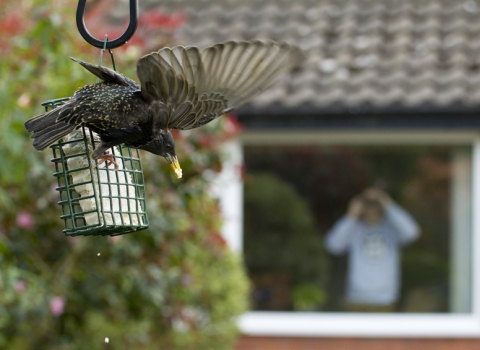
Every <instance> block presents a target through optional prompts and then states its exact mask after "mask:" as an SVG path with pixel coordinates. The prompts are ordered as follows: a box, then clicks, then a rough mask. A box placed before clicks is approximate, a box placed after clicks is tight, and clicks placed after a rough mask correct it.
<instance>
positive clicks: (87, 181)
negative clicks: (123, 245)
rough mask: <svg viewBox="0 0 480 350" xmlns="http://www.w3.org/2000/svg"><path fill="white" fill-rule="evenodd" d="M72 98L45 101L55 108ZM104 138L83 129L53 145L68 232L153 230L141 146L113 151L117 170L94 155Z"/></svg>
mask: <svg viewBox="0 0 480 350" xmlns="http://www.w3.org/2000/svg"><path fill="white" fill-rule="evenodd" d="M66 100H68V98H64V99H58V100H51V101H46V102H44V103H43V104H42V105H43V106H45V109H46V110H48V109H49V108H55V107H57V106H59V105H61V104H63V103H65V101H66ZM97 142H99V139H98V137H97V135H96V134H95V133H93V132H92V131H90V130H89V129H88V128H84V127H82V128H79V129H78V130H75V131H73V132H72V133H70V134H69V135H67V136H65V137H64V138H62V139H61V140H59V141H58V142H57V143H56V144H54V145H52V146H51V148H52V150H53V159H52V162H53V163H54V165H55V173H54V176H55V177H56V178H57V181H58V187H57V190H58V191H59V194H60V201H59V202H58V204H59V205H60V206H61V208H62V215H61V216H60V218H61V219H62V220H63V221H64V223H65V229H64V230H63V232H64V233H65V235H67V236H78V235H84V236H87V235H103V236H106V235H110V236H115V235H122V234H126V233H130V232H134V231H139V230H143V229H146V228H148V217H147V213H146V205H145V185H144V179H143V170H142V162H141V160H140V156H139V152H138V150H137V149H132V148H128V147H126V146H124V145H121V146H116V147H113V148H111V149H110V153H111V154H112V155H113V157H114V158H115V162H116V163H117V164H118V169H115V168H114V167H113V165H111V166H107V164H106V163H104V164H99V165H97V162H96V160H94V159H93V158H92V153H93V150H94V148H95V144H96V143H97Z"/></svg>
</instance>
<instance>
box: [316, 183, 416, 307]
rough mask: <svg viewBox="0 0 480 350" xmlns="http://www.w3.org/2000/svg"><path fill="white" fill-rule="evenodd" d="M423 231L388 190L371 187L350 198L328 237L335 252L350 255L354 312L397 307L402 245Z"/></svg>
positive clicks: (348, 291)
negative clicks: (388, 193) (346, 209)
mask: <svg viewBox="0 0 480 350" xmlns="http://www.w3.org/2000/svg"><path fill="white" fill-rule="evenodd" d="M418 236H419V227H418V225H417V223H416V222H415V220H414V219H413V218H412V217H411V216H410V214H408V213H407V212H406V211H405V210H404V209H402V208H401V207H400V206H399V205H397V204H396V203H394V202H393V201H392V199H391V198H390V197H389V196H388V195H387V194H386V193H385V192H383V191H382V190H380V189H378V188H369V189H366V190H365V191H363V193H362V194H361V195H359V196H356V197H354V198H353V199H352V200H351V201H350V204H349V207H348V212H347V214H346V215H345V216H344V217H343V218H341V219H340V220H338V221H337V222H336V223H335V225H334V226H333V228H332V229H331V230H330V231H329V232H328V233H327V236H326V238H325V246H326V248H327V250H328V251H329V252H330V253H331V254H334V255H341V254H344V253H346V252H348V254H349V262H348V272H347V286H346V301H347V310H348V311H351V312H361V311H370V312H392V311H395V307H396V302H397V300H398V297H399V290H400V248H401V247H402V246H404V245H406V244H408V243H410V242H412V241H414V240H415V239H416V238H417V237H418Z"/></svg>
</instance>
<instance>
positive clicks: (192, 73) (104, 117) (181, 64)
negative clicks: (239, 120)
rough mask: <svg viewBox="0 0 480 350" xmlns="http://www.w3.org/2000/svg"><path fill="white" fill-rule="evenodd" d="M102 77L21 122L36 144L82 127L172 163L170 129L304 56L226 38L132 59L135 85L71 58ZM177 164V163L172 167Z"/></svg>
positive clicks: (222, 109)
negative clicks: (197, 46)
mask: <svg viewBox="0 0 480 350" xmlns="http://www.w3.org/2000/svg"><path fill="white" fill-rule="evenodd" d="M72 60H74V61H76V62H78V63H79V64H81V65H82V66H83V67H84V68H86V69H87V70H89V71H90V72H91V73H93V74H94V75H96V76H97V77H99V78H100V79H101V80H102V82H100V83H97V84H93V85H87V86H84V87H82V88H80V89H79V90H77V91H76V92H75V94H74V95H73V96H72V98H71V99H70V100H69V101H68V102H67V103H65V104H64V105H62V106H59V107H57V108H55V109H53V110H52V111H49V112H47V113H44V114H41V115H39V116H36V117H34V118H32V119H30V120H29V121H27V122H26V123H25V127H26V129H27V130H28V131H33V135H32V137H33V138H34V139H35V140H34V142H33V145H34V147H35V148H36V149H37V150H44V149H45V148H47V147H48V146H49V145H51V144H52V143H53V142H55V141H57V140H58V139H60V138H61V137H63V136H65V135H66V134H68V133H69V132H71V131H72V130H73V129H75V128H77V127H80V126H86V127H88V128H90V129H91V130H93V131H95V132H96V133H97V134H98V135H99V137H100V139H101V141H102V142H101V144H100V145H99V146H97V148H96V149H95V151H94V154H93V155H94V157H96V158H98V157H100V156H101V155H102V154H103V153H104V152H105V151H106V150H107V149H108V148H110V147H113V146H115V145H118V144H121V143H125V144H126V145H127V146H131V147H138V148H142V149H145V150H147V151H150V152H152V153H155V154H158V155H161V156H163V157H165V158H166V159H167V160H168V161H169V162H170V163H172V164H173V163H175V162H176V166H178V161H177V160H176V156H175V147H174V142H173V138H172V135H171V133H170V129H192V128H196V127H199V126H201V125H204V124H206V123H208V122H210V121H211V120H213V119H215V118H217V117H218V116H221V115H223V114H224V113H226V112H228V111H230V110H232V109H234V108H237V107H239V106H241V105H243V104H245V103H246V102H248V101H249V100H250V99H252V98H253V97H255V96H256V95H258V94H259V93H261V92H262V91H264V90H265V89H267V88H269V87H270V86H271V85H273V84H274V83H275V82H276V81H278V80H279V79H280V78H281V77H282V76H283V75H285V74H287V73H288V72H289V71H290V70H291V69H292V68H293V67H295V66H296V65H298V64H299V63H301V62H302V61H303V54H302V53H301V52H300V50H299V49H298V48H297V47H295V46H291V45H288V44H285V43H280V44H279V43H276V42H273V41H258V40H255V41H229V42H226V43H222V44H216V45H213V46H211V47H207V48H205V49H203V50H200V49H198V48H196V47H182V46H177V47H174V48H164V49H161V50H160V51H158V52H153V53H151V54H149V55H146V56H144V57H142V58H141V59H140V60H139V61H138V63H137V75H138V77H139V79H140V85H139V84H137V83H136V82H134V81H133V80H131V79H129V78H127V77H125V76H124V75H122V74H120V73H117V72H115V71H113V70H111V69H108V68H105V67H100V66H95V65H92V64H90V63H86V62H83V61H80V60H78V59H75V58H72ZM178 168H179V167H178Z"/></svg>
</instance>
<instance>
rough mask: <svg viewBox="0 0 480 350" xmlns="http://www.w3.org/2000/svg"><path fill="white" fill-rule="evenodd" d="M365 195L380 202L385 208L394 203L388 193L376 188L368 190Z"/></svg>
mask: <svg viewBox="0 0 480 350" xmlns="http://www.w3.org/2000/svg"><path fill="white" fill-rule="evenodd" d="M363 195H364V196H365V197H366V198H368V199H372V200H376V201H378V202H379V203H380V204H381V205H382V206H383V207H384V208H386V207H387V206H388V205H389V204H390V203H391V202H392V199H391V198H390V196H389V195H388V194H387V193H386V192H384V191H382V190H381V189H379V188H376V187H372V188H367V189H366V190H365V191H364V192H363Z"/></svg>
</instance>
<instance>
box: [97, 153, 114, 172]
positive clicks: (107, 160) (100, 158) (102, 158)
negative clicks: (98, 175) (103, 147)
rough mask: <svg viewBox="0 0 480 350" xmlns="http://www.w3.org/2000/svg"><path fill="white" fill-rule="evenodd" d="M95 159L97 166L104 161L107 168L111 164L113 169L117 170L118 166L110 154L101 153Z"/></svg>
mask: <svg viewBox="0 0 480 350" xmlns="http://www.w3.org/2000/svg"><path fill="white" fill-rule="evenodd" d="M97 160H98V163H97V166H99V165H101V164H103V163H105V165H106V167H107V168H108V167H109V166H110V165H112V164H113V165H114V166H115V170H118V168H119V166H118V163H117V162H116V161H115V159H114V158H113V155H112V154H102V155H101V156H98V157H97Z"/></svg>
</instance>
